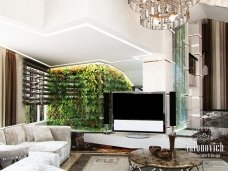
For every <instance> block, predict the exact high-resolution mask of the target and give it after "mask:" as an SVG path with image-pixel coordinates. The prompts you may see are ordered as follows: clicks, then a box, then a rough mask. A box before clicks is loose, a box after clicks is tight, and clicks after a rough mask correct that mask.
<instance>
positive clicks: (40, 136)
mask: <svg viewBox="0 0 228 171" xmlns="http://www.w3.org/2000/svg"><path fill="white" fill-rule="evenodd" d="M32 130H33V136H34V139H35V141H36V142H42V141H53V140H54V139H53V136H52V134H51V131H50V129H49V128H48V127H45V126H34V127H33V129H32Z"/></svg>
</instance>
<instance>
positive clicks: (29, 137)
mask: <svg viewBox="0 0 228 171" xmlns="http://www.w3.org/2000/svg"><path fill="white" fill-rule="evenodd" d="M33 128H34V126H27V125H23V129H24V131H25V137H26V141H28V142H31V141H34V136H33Z"/></svg>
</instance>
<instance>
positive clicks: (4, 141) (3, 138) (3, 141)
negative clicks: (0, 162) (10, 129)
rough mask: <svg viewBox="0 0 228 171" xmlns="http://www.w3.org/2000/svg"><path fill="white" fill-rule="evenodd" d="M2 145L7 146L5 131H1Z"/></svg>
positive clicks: (0, 142) (0, 139) (0, 141)
mask: <svg viewBox="0 0 228 171" xmlns="http://www.w3.org/2000/svg"><path fill="white" fill-rule="evenodd" d="M0 144H6V139H5V133H4V130H3V129H0Z"/></svg>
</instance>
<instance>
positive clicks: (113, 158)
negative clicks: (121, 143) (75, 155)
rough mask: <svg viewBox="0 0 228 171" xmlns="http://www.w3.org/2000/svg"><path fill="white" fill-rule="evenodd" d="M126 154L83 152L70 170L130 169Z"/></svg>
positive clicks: (125, 170)
mask: <svg viewBox="0 0 228 171" xmlns="http://www.w3.org/2000/svg"><path fill="white" fill-rule="evenodd" d="M128 167H129V165H128V157H127V156H124V155H108V154H82V155H81V156H80V158H79V159H78V160H77V161H76V162H75V163H74V164H73V165H72V166H71V168H70V169H69V170H68V171H106V170H107V171H128Z"/></svg>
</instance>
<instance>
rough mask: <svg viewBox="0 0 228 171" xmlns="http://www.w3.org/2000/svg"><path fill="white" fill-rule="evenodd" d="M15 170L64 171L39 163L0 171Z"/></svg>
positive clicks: (14, 166)
mask: <svg viewBox="0 0 228 171" xmlns="http://www.w3.org/2000/svg"><path fill="white" fill-rule="evenodd" d="M15 170H18V171H19V170H21V171H22V170H23V171H64V170H63V169H60V168H58V167H54V166H49V165H42V164H39V163H28V164H25V163H24V164H23V165H21V164H20V163H19V164H14V165H11V166H10V167H7V168H5V169H3V170H2V171H15Z"/></svg>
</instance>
